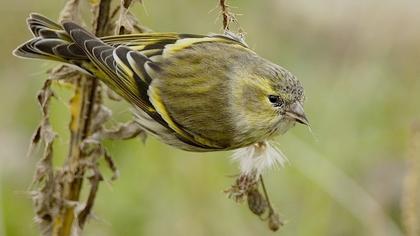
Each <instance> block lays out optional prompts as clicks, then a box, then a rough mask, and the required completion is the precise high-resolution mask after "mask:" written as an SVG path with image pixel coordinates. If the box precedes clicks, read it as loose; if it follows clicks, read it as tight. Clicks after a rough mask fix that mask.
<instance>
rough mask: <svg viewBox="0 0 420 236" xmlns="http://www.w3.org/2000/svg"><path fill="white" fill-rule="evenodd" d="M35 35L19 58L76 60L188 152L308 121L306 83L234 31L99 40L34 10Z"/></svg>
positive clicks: (247, 140) (244, 141) (148, 126)
mask: <svg viewBox="0 0 420 236" xmlns="http://www.w3.org/2000/svg"><path fill="white" fill-rule="evenodd" d="M28 25H29V26H30V29H31V31H32V32H33V34H34V36H35V38H34V39H32V40H30V41H28V42H27V43H25V44H23V45H22V46H20V47H19V48H18V49H16V50H15V52H14V53H15V55H17V56H21V57H29V58H41V59H49V60H56V61H60V62H65V63H69V64H73V65H76V66H78V67H79V68H81V69H82V70H83V71H84V72H85V73H88V74H90V75H93V76H96V77H97V78H99V79H100V80H102V81H103V82H104V83H105V84H107V85H108V87H110V88H111V89H112V90H114V91H115V92H117V93H118V94H119V95H120V96H122V97H123V98H124V99H125V100H127V101H128V102H130V103H131V104H133V105H134V106H135V107H136V108H137V112H136V113H137V116H138V119H139V125H140V126H141V127H143V128H144V129H145V130H147V131H148V132H149V133H151V134H152V135H154V136H156V137H157V138H159V139H161V140H162V141H163V142H165V143H168V144H170V145H173V146H176V147H178V148H181V149H184V150H190V151H215V150H230V149H237V148H241V147H246V146H249V145H253V144H255V143H258V142H263V141H265V140H267V139H270V138H271V137H272V136H274V135H276V134H278V133H284V132H285V131H287V130H288V129H289V128H290V127H291V126H292V125H293V124H294V123H295V122H296V121H297V122H300V123H305V124H307V120H306V118H305V116H304V113H303V109H302V103H303V100H304V96H303V88H302V86H301V85H300V83H299V81H298V80H297V79H296V78H295V77H294V76H293V75H292V74H290V73H289V72H288V71H286V70H285V69H283V68H282V67H280V66H278V65H276V64H273V63H271V62H269V61H268V60H266V59H263V58H261V57H259V56H258V55H257V54H256V53H255V52H253V51H252V50H251V49H249V48H248V46H247V45H246V44H245V43H244V42H243V41H242V40H240V39H238V38H236V37H234V36H231V35H209V36H202V35H191V34H176V33H148V34H133V35H119V36H110V37H104V38H97V37H95V36H94V35H92V34H90V33H89V32H87V31H86V30H84V29H83V28H81V27H80V26H78V25H77V24H75V23H72V22H64V23H63V24H62V26H61V25H59V24H56V23H54V22H52V21H50V20H48V19H47V18H45V17H43V16H40V15H37V14H32V15H31V17H30V18H29V19H28Z"/></svg>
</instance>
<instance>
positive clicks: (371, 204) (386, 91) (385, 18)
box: [0, 0, 420, 236]
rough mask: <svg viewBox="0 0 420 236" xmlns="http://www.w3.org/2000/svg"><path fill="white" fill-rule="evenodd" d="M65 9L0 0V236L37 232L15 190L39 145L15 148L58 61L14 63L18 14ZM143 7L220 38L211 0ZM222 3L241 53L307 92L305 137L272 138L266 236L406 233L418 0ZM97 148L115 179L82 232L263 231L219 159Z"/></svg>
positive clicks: (103, 189) (21, 186)
mask: <svg viewBox="0 0 420 236" xmlns="http://www.w3.org/2000/svg"><path fill="white" fill-rule="evenodd" d="M64 2H65V1H63V0H60V1H57V0H54V1H53V0H37V1H30V0H16V1H2V4H1V5H2V7H1V8H0V20H1V23H0V30H1V32H2V33H1V37H0V38H1V44H0V50H1V57H0V94H1V100H0V108H1V109H0V114H1V115H0V147H1V148H0V235H7V236H12V235H38V234H39V233H38V228H37V226H36V224H35V223H34V221H33V210H32V205H31V200H30V196H29V194H28V192H27V190H29V186H30V183H31V179H32V175H33V171H34V166H35V164H36V161H37V160H38V158H39V156H40V153H41V152H42V150H39V151H38V152H37V153H36V155H35V156H33V157H26V150H27V147H28V145H29V140H30V137H31V134H32V132H33V131H34V129H35V127H36V126H37V124H38V122H39V120H40V111H39V108H38V106H37V102H36V99H35V96H36V94H37V90H38V89H39V88H40V87H41V85H42V83H43V81H44V80H45V78H46V74H45V71H46V70H47V69H48V68H51V67H53V66H54V65H56V64H54V63H48V62H43V61H28V60H26V61H24V60H20V59H17V58H14V57H13V56H12V55H11V51H12V49H14V48H15V47H16V46H17V45H18V44H20V43H22V42H24V41H25V40H27V39H29V38H30V37H31V36H30V33H29V31H28V30H27V28H26V25H25V19H26V17H27V16H28V14H29V13H30V12H39V13H42V14H44V15H46V16H48V17H50V18H57V17H58V12H59V11H60V9H61V8H62V6H63V5H64ZM144 2H145V5H144V7H141V6H136V7H134V9H133V12H134V13H135V14H136V15H137V16H139V18H140V19H141V22H142V23H143V24H144V25H146V26H148V27H150V28H152V29H154V30H156V31H176V32H186V33H200V34H207V33H210V32H221V22H220V17H219V18H218V12H219V9H218V8H216V6H217V0H211V1H210V0H206V1H204V0H202V1H197V0H144ZM83 4H84V5H83V6H86V7H87V4H86V3H83ZM230 4H231V5H232V6H235V7H237V8H234V9H233V10H234V11H235V12H237V13H240V14H242V15H241V16H240V17H239V21H240V24H241V26H242V28H243V29H244V30H245V31H246V32H247V38H246V39H247V42H248V44H249V45H250V47H252V48H253V49H254V50H255V51H256V52H258V53H259V54H260V55H261V56H263V57H266V58H268V59H270V60H272V61H274V62H276V63H278V64H280V65H282V66H284V67H285V68H287V69H289V70H290V71H291V72H293V73H294V74H295V75H296V76H297V77H298V78H300V80H301V81H302V82H303V84H304V87H305V89H306V96H307V101H306V104H305V109H306V112H307V115H308V117H309V119H310V121H311V124H312V128H313V133H314V135H312V134H311V133H310V132H308V130H307V129H306V128H305V127H302V126H297V127H296V128H294V129H293V130H291V131H289V132H288V133H287V134H286V135H285V136H283V137H279V138H278V139H277V141H278V144H279V147H280V148H281V150H283V152H284V153H285V154H286V156H287V157H288V158H289V160H290V164H289V165H287V166H286V167H285V168H280V169H275V170H272V171H270V172H268V173H267V174H266V185H267V186H268V190H269V192H270V195H271V200H272V202H273V203H274V205H275V206H276V208H277V209H278V210H279V212H280V213H281V215H282V218H283V219H284V220H285V221H286V222H287V224H286V225H285V226H284V227H283V228H282V229H281V230H280V232H279V233H276V234H278V235H302V236H305V235H311V236H313V235H349V236H350V235H378V236H386V235H404V230H403V223H402V218H401V210H400V204H401V197H402V186H403V184H402V181H403V179H404V175H405V173H406V169H407V168H406V167H407V165H406V159H407V153H408V152H407V149H408V147H409V143H410V127H411V124H412V123H413V121H415V120H416V119H418V118H419V117H420V94H419V93H420V27H419V26H420V2H419V1H411V0H399V1H397V0H385V1H384V0H354V1H351V0H338V1H337V0H317V1H313V0H293V1H286V0H265V1H255V0H254V1H252V0H241V1H239V0H236V1H235V0H231V1H230ZM212 9H213V11H211V10H212ZM56 91H57V95H58V98H59V99H57V100H54V101H53V106H52V115H51V116H52V122H53V126H54V128H55V129H56V130H57V132H58V133H59V134H60V138H59V139H58V141H57V143H56V145H55V148H56V155H57V156H64V155H65V151H66V145H67V143H68V141H69V138H68V134H67V133H66V130H67V124H68V116H69V114H68V111H67V108H66V106H67V99H68V98H69V94H70V93H69V91H68V90H67V89H65V88H60V87H56ZM111 106H112V107H113V113H114V115H115V116H114V117H113V119H114V120H115V121H118V120H121V119H125V118H126V117H127V116H128V114H129V113H128V111H127V108H128V106H127V105H126V104H124V103H119V104H111ZM106 146H107V148H108V149H109V151H110V152H111V153H112V155H113V156H114V159H115V162H116V164H117V166H118V168H119V170H120V173H121V176H120V178H119V179H118V180H117V181H115V182H112V183H110V184H106V183H103V184H102V185H101V186H100V192H99V194H98V197H97V199H96V205H95V207H94V218H93V219H91V220H90V222H89V224H88V226H87V230H86V232H85V235H105V236H106V235H245V236H246V235H273V233H271V232H269V230H268V229H267V227H266V225H265V223H262V222H260V220H259V219H258V218H257V217H255V216H254V215H252V213H250V212H249V210H248V209H247V207H246V205H244V204H243V205H239V204H235V203H234V202H233V201H231V200H229V199H227V198H226V196H225V195H224V194H223V192H222V190H223V189H225V188H227V187H228V186H229V185H230V184H231V183H232V181H233V179H232V178H231V177H228V176H229V175H232V174H236V173H237V167H236V165H235V164H232V163H231V161H230V160H229V156H230V155H231V153H229V152H220V153H205V154H202V153H199V154H197V153H188V152H184V151H179V150H176V149H174V148H172V147H168V146H165V145H164V144H161V143H158V142H157V141H156V140H154V139H152V138H150V139H148V140H147V142H146V144H145V145H143V144H142V143H141V142H140V141H139V140H137V139H136V140H131V141H124V142H123V141H117V142H107V143H106ZM101 165H102V166H103V165H104V163H101ZM102 168H103V170H104V172H105V176H106V177H108V178H109V177H110V175H111V174H110V173H109V171H108V170H106V168H104V167H102ZM418 210H420V209H418ZM419 224H420V223H419Z"/></svg>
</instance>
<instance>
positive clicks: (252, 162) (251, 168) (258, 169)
mask: <svg viewBox="0 0 420 236" xmlns="http://www.w3.org/2000/svg"><path fill="white" fill-rule="evenodd" d="M232 158H233V160H234V161H236V162H239V168H240V170H241V174H246V175H249V174H253V173H255V174H257V176H258V175H260V174H262V173H263V172H264V171H265V170H267V169H270V168H271V167H273V166H278V165H281V166H284V164H285V163H286V162H288V160H287V157H286V156H285V155H284V154H283V153H282V152H281V151H280V150H279V149H278V148H276V147H275V146H273V145H272V144H270V143H269V142H267V141H264V142H259V143H256V144H253V145H251V146H248V147H244V148H240V149H237V150H235V152H234V153H233V156H232Z"/></svg>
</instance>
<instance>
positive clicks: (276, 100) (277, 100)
mask: <svg viewBox="0 0 420 236" xmlns="http://www.w3.org/2000/svg"><path fill="white" fill-rule="evenodd" d="M268 100H269V101H270V102H271V103H272V104H273V105H275V106H281V105H283V101H282V100H281V99H280V97H279V96H276V95H269V96H268Z"/></svg>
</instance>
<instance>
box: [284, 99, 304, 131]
mask: <svg viewBox="0 0 420 236" xmlns="http://www.w3.org/2000/svg"><path fill="white" fill-rule="evenodd" d="M286 116H288V117H289V118H292V119H294V120H295V121H296V122H298V123H301V124H304V125H309V121H308V119H307V118H306V116H305V112H304V111H303V106H302V104H300V102H295V103H293V104H292V105H291V106H290V108H289V110H288V111H286Z"/></svg>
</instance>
